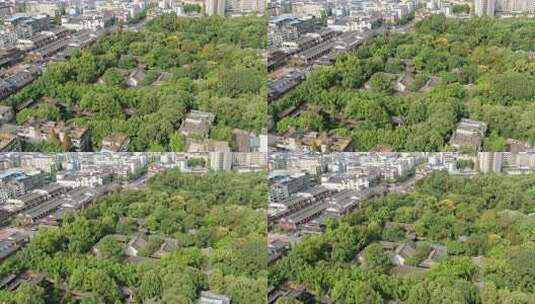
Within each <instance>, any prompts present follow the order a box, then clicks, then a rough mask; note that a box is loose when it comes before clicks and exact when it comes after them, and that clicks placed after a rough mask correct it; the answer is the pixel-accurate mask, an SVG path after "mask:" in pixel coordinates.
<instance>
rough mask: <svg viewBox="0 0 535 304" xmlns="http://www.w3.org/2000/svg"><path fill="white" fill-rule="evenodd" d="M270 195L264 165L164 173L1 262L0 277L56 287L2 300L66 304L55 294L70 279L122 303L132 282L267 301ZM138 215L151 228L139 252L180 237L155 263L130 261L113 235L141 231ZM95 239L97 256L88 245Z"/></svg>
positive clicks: (180, 296)
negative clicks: (28, 275) (39, 277)
mask: <svg viewBox="0 0 535 304" xmlns="http://www.w3.org/2000/svg"><path fill="white" fill-rule="evenodd" d="M266 202H267V187H266V180H265V172H259V173H250V174H235V173H208V174H206V175H203V176H197V175H187V174H183V173H180V172H179V171H178V170H170V171H167V172H165V173H163V174H160V175H157V176H155V177H153V178H151V179H150V180H149V181H148V186H147V188H146V189H144V190H137V191H126V190H124V191H119V192H115V193H112V194H110V195H108V196H106V197H104V198H102V199H100V200H99V201H98V202H96V203H95V204H94V205H92V206H90V207H88V208H86V209H84V210H82V211H79V212H77V213H76V214H74V215H72V214H71V215H66V216H65V217H64V219H63V223H64V224H63V226H61V227H60V228H58V229H51V230H45V231H41V232H39V233H38V234H37V235H36V236H35V237H34V238H33V239H32V241H31V242H30V243H29V244H28V246H26V247H25V248H24V249H22V250H21V251H19V252H18V253H17V254H16V255H14V256H13V257H10V258H8V259H7V260H6V261H4V262H3V263H2V264H1V265H0V275H1V276H4V275H6V274H11V273H20V272H22V271H26V270H28V271H31V272H33V273H40V272H43V273H46V274H47V275H48V276H49V277H50V278H51V282H52V283H51V286H50V287H49V288H46V289H43V288H41V287H39V286H36V287H32V286H25V285H23V286H21V287H19V289H17V291H15V292H7V291H1V292H0V302H2V303H7V304H18V303H28V304H34V303H35V304H40V303H60V302H61V300H60V296H59V293H56V291H57V289H58V288H59V285H58V284H60V283H64V284H63V285H62V286H67V287H68V289H69V290H71V291H76V292H78V293H87V294H91V296H90V297H89V298H87V299H85V300H84V301H85V302H86V303H123V302H124V300H125V299H124V298H123V295H122V292H121V288H123V287H127V288H130V289H133V290H136V294H137V296H138V297H139V300H140V301H145V300H148V299H153V300H159V301H161V302H162V303H173V304H176V303H194V302H195V301H197V299H198V297H199V292H200V291H201V290H207V289H210V290H213V291H215V292H219V293H222V294H226V295H228V296H230V297H231V298H232V302H233V303H238V304H251V303H252V304H256V303H258V304H261V303H263V302H264V299H265V294H266V286H267V279H266V277H267V270H266V261H267V253H266V250H265V244H266V229H267V227H266V221H265V211H263V210H262V209H263V208H266ZM134 218H136V220H134ZM138 222H141V223H144V225H145V227H146V228H147V229H148V234H149V236H148V237H147V240H148V242H147V244H146V246H144V247H143V248H142V250H141V254H140V255H143V256H150V255H151V254H152V253H153V252H154V251H155V250H157V249H158V248H159V246H160V244H161V243H162V237H168V238H174V239H176V240H177V242H178V243H177V248H174V249H171V251H170V252H168V253H166V254H164V255H163V257H162V258H161V259H159V260H153V261H151V262H144V263H137V264H133V263H131V262H129V261H128V259H126V258H125V257H124V254H123V248H122V247H121V246H120V244H119V243H118V242H120V238H119V239H117V240H116V238H115V237H114V236H111V234H119V233H124V234H127V235H130V237H129V239H131V238H132V237H133V236H134V235H137V234H139V233H140V232H139V231H137V230H138V226H137V223H138ZM180 236H182V237H180ZM184 236H187V237H188V238H189V241H185V240H186V238H185V237H184ZM97 243H98V245H97V251H98V254H97V255H96V256H95V255H93V254H92V253H91V249H92V248H93V246H95V245H96V244H97ZM45 301H46V302H45Z"/></svg>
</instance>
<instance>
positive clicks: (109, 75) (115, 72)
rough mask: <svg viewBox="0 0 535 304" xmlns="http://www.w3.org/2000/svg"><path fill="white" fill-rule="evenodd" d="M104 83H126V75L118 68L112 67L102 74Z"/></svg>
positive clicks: (108, 84)
mask: <svg viewBox="0 0 535 304" xmlns="http://www.w3.org/2000/svg"><path fill="white" fill-rule="evenodd" d="M102 78H103V80H104V83H105V84H106V85H107V86H110V87H112V86H121V85H123V83H124V76H123V74H122V73H121V71H120V70H119V69H117V68H110V69H108V70H106V72H104V75H103V76H102Z"/></svg>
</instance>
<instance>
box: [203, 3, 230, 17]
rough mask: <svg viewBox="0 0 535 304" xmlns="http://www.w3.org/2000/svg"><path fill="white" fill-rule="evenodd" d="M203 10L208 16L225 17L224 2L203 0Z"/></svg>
mask: <svg viewBox="0 0 535 304" xmlns="http://www.w3.org/2000/svg"><path fill="white" fill-rule="evenodd" d="M204 8H205V13H206V15H208V16H214V15H221V16H222V15H225V0H205V2H204Z"/></svg>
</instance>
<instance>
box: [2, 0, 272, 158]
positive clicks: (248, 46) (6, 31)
mask: <svg viewBox="0 0 535 304" xmlns="http://www.w3.org/2000/svg"><path fill="white" fill-rule="evenodd" d="M214 1H215V2H217V0H207V1H206V2H207V3H206V5H205V4H204V3H203V2H199V3H198V2H195V1H193V2H182V1H174V0H165V1H14V2H13V3H11V2H9V3H8V2H6V3H3V4H1V5H2V10H1V12H2V14H0V18H2V21H3V23H2V24H1V25H0V31H1V32H2V38H1V40H2V41H1V42H0V47H1V50H0V53H1V54H0V56H1V58H2V60H1V62H0V64H1V68H2V75H1V77H2V79H1V81H0V87H1V88H0V100H1V101H0V117H1V126H0V139H1V141H0V151H36V152H69V151H76V152H89V151H95V152H96V151H114V152H125V151H131V152H135V151H154V152H163V151H175V152H180V151H188V152H210V151H213V152H230V151H236V152H258V151H265V150H266V149H267V136H266V135H265V134H264V133H265V112H266V103H265V98H264V94H265V93H263V92H265V89H264V88H265V85H266V84H265V81H264V79H265V73H266V71H265V64H264V62H263V60H262V56H263V54H262V53H263V52H264V49H265V43H266V39H265V37H266V34H265V33H266V26H265V18H263V17H262V16H257V13H258V12H259V11H260V9H259V7H258V6H257V5H258V3H257V2H256V1H249V0H243V1H240V0H236V1H233V4H232V5H231V3H230V2H229V8H228V11H227V10H225V11H224V12H219V10H218V11H217V12H215V13H211V12H210V11H205V8H206V9H207V10H209V9H210V5H211V3H212V2H214ZM223 3H224V1H223ZM224 13H228V14H231V15H232V16H233V17H232V18H222V17H216V16H214V17H202V16H205V15H223V14H224ZM219 79H222V81H218V80H219ZM238 113H239V114H238Z"/></svg>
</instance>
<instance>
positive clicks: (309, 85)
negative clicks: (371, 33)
mask: <svg viewBox="0 0 535 304" xmlns="http://www.w3.org/2000/svg"><path fill="white" fill-rule="evenodd" d="M456 10H458V11H461V10H465V7H460V6H459V7H456ZM534 35H535V21H533V20H532V19H529V18H511V19H490V18H474V19H454V18H449V19H448V18H445V17H444V16H441V15H434V16H431V17H429V18H426V19H424V20H423V21H421V22H419V23H417V24H416V26H415V28H414V30H413V31H411V32H409V33H407V34H395V33H389V34H388V35H381V36H378V37H376V38H375V39H373V40H372V41H371V42H370V43H368V44H366V45H364V46H361V47H359V48H358V49H357V50H355V51H354V52H350V53H347V54H343V55H340V56H339V57H338V58H337V61H336V64H335V65H334V66H329V67H323V68H318V69H315V70H314V71H313V72H312V74H311V75H310V77H308V78H307V80H305V81H304V82H303V83H302V84H300V85H299V86H297V87H296V88H295V89H293V90H291V91H290V92H288V93H287V94H286V95H285V96H283V97H282V98H281V99H280V100H277V101H276V102H273V103H271V104H270V106H269V109H268V110H269V113H271V114H272V115H273V117H274V118H275V119H277V114H278V113H280V112H281V111H284V110H285V109H287V108H289V107H291V106H300V105H302V104H304V103H312V104H316V105H320V106H321V107H322V109H323V111H324V113H325V115H324V116H323V117H322V118H321V120H320V121H319V122H317V123H314V124H310V123H309V124H304V123H301V117H300V116H298V117H293V118H282V119H280V120H279V121H277V132H278V133H279V134H283V133H285V132H286V131H287V130H288V128H289V127H290V126H291V127H294V128H296V129H297V130H303V131H326V130H327V131H334V132H336V133H337V134H344V135H346V136H351V137H352V138H353V140H354V141H355V144H356V145H355V146H356V149H357V150H358V151H369V150H371V149H374V148H377V147H387V148H391V149H392V150H395V151H442V150H445V149H451V147H449V146H448V139H449V138H450V137H451V134H452V132H453V131H454V129H455V128H456V125H457V123H458V121H459V120H460V118H462V117H466V118H471V119H476V120H482V121H485V122H486V123H487V124H488V126H489V134H487V136H488V138H485V140H484V141H483V148H484V149H485V150H488V151H502V150H504V149H505V146H504V140H505V139H507V138H514V139H518V140H523V141H527V142H531V143H535V123H534V121H535V120H534V119H533V117H535V91H534V89H533V87H534V84H535V63H533V62H532V61H533V60H531V59H529V53H528V52H530V51H533V44H532V43H531V40H532V37H533V36H534ZM388 73H392V74H395V75H401V74H403V73H412V75H413V80H412V81H410V82H409V83H408V84H407V90H406V91H405V92H404V93H403V94H399V93H397V92H394V91H393V88H394V86H393V81H390V80H391V79H390V77H388V76H389V75H392V74H388ZM392 76H393V75H392ZM429 76H434V77H438V79H435V80H433V86H432V87H431V88H426V90H420V89H421V88H422V87H423V86H424V85H425V84H426V83H427V81H428V79H429ZM396 80H397V79H396ZM366 82H367V83H368V84H369V86H370V88H371V90H370V91H371V92H375V93H379V94H373V93H371V92H366V91H365V90H364V88H363V87H364V84H365V83H366ZM385 95H386V96H385ZM393 116H401V117H404V118H406V119H405V123H404V124H403V125H402V126H396V125H395V124H393V123H392V122H391V118H392V117H393Z"/></svg>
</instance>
